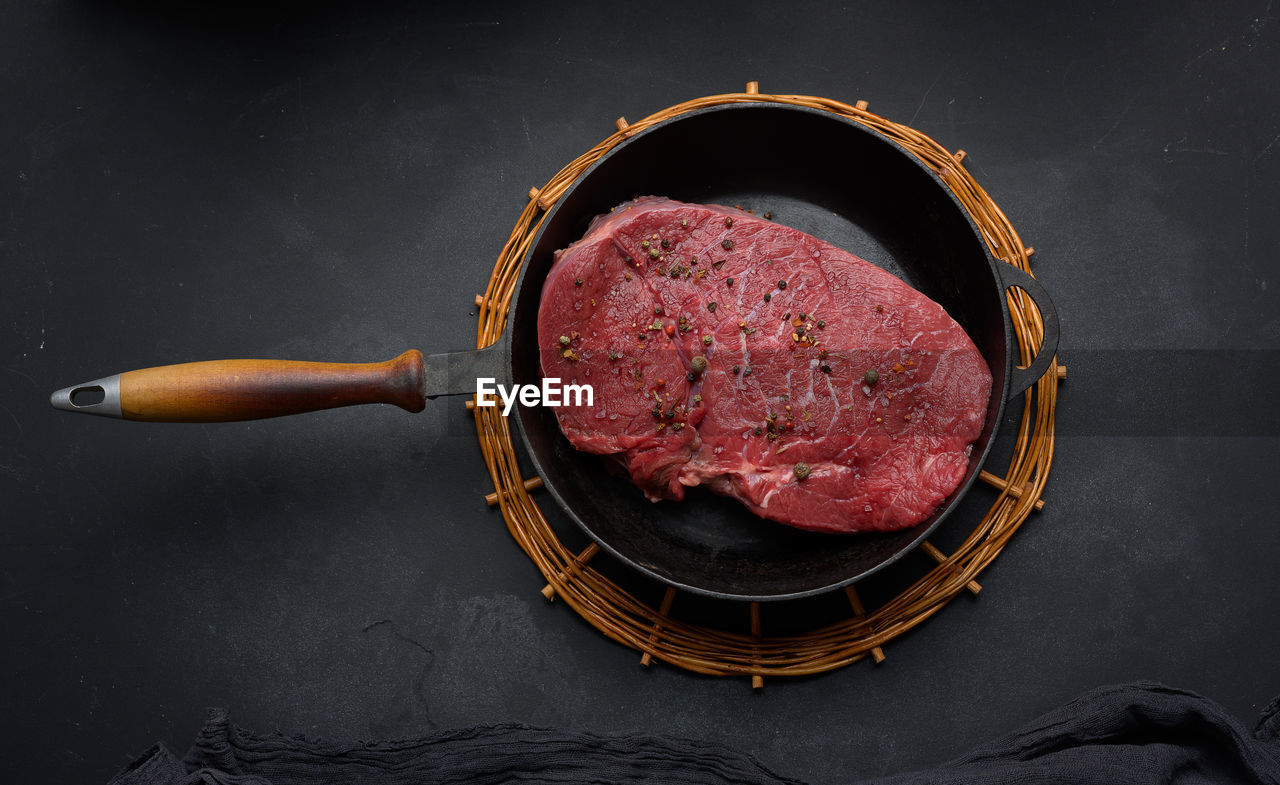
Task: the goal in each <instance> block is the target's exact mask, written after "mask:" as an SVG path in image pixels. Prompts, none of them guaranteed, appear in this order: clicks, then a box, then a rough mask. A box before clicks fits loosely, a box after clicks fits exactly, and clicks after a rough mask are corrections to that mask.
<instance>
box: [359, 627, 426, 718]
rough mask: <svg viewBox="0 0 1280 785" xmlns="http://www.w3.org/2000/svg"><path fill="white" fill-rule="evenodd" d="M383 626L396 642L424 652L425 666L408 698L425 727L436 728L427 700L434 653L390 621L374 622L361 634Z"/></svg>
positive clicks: (411, 687) (413, 683)
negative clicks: (416, 708)
mask: <svg viewBox="0 0 1280 785" xmlns="http://www.w3.org/2000/svg"><path fill="white" fill-rule="evenodd" d="M383 625H387V627H388V629H390V630H391V634H392V635H394V636H395V637H396V639H397V640H400V641H404V642H405V643H407V644H409V645H410V646H413V647H415V648H417V649H418V650H420V651H422V652H424V653H425V654H426V655H427V659H426V662H425V664H424V665H423V666H422V668H421V669H420V670H419V671H418V674H417V675H416V676H415V677H414V678H413V681H412V682H411V684H410V686H409V696H410V697H411V699H412V700H414V701H416V702H417V704H418V706H419V708H420V709H421V711H422V720H424V721H425V722H426V724H427V726H428V727H431V728H435V727H437V725H436V721H435V720H433V719H432V718H431V703H430V701H428V700H427V676H428V674H429V673H430V672H431V666H432V665H434V664H435V659H436V655H435V652H434V651H432V650H431V649H429V648H427V647H426V646H423V645H422V644H421V643H420V642H418V641H416V640H414V639H413V638H410V637H409V636H408V635H405V634H404V633H402V632H400V627H399V625H397V624H396V623H395V622H394V621H392V620H390V619H382V620H380V621H375V622H373V623H372V624H370V625H368V626H367V627H365V628H364V629H362V630H361V632H362V633H363V632H368V631H369V630H372V629H373V628H375V627H381V626H383ZM401 719H403V720H407V719H411V717H408V716H405V717H402V718H401ZM388 730H389V729H388Z"/></svg>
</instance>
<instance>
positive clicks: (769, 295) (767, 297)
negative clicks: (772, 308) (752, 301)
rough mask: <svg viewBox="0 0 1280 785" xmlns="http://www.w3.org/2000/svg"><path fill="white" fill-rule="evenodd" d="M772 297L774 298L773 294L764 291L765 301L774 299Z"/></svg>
mask: <svg viewBox="0 0 1280 785" xmlns="http://www.w3.org/2000/svg"><path fill="white" fill-rule="evenodd" d="M772 299H773V295H771V294H769V293H768V292H765V293H764V301H765V302H769V301H770V300H772Z"/></svg>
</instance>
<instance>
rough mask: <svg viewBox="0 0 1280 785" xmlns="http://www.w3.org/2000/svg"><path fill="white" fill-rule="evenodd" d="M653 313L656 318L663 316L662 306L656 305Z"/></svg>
mask: <svg viewBox="0 0 1280 785" xmlns="http://www.w3.org/2000/svg"><path fill="white" fill-rule="evenodd" d="M653 313H654V315H655V316H661V315H662V306H661V305H655V306H653Z"/></svg>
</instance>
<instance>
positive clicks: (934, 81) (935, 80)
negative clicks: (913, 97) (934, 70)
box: [907, 68, 947, 125]
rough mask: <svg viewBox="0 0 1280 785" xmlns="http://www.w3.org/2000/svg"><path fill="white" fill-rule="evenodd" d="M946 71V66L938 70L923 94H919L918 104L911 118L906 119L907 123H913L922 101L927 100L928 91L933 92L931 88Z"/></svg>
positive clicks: (918, 113) (922, 106)
mask: <svg viewBox="0 0 1280 785" xmlns="http://www.w3.org/2000/svg"><path fill="white" fill-rule="evenodd" d="M946 72H947V69H946V68H943V69H942V70H941V71H939V72H938V75H937V76H936V77H934V79H933V84H931V85H929V89H927V90H925V91H924V95H922V96H920V105H919V106H917V107H916V111H915V114H913V115H911V119H910V120H908V121H907V125H911V124H912V123H914V122H915V121H916V118H917V117H919V116H920V110H921V109H923V108H924V102H925V101H928V100H929V93H932V92H933V88H934V87H936V86H937V84H938V80H940V79H942V75H943V74H945V73H946Z"/></svg>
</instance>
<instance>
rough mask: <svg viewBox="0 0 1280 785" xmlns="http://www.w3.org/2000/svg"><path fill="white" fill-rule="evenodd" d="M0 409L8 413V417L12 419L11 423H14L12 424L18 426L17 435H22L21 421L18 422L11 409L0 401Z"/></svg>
mask: <svg viewBox="0 0 1280 785" xmlns="http://www.w3.org/2000/svg"><path fill="white" fill-rule="evenodd" d="M0 409H4V413H5V414H7V415H9V419H10V420H13V424H14V425H16V426H18V435H19V436H21V435H22V423H20V422H18V418H17V417H16V416H15V415H14V413H13V412H11V411H9V407H7V406H5V405H4V404H2V403H0Z"/></svg>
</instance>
